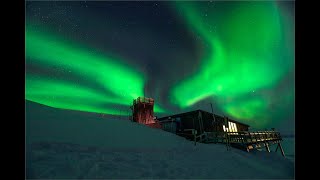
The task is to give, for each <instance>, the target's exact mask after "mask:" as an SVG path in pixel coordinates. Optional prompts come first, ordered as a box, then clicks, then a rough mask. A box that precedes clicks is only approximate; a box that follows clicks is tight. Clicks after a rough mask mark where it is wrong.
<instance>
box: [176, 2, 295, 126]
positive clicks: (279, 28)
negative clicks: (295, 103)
mask: <svg viewBox="0 0 320 180" xmlns="http://www.w3.org/2000/svg"><path fill="white" fill-rule="evenodd" d="M176 5H177V8H178V9H179V10H180V11H179V12H180V13H181V15H182V16H183V17H184V18H185V19H186V21H187V23H188V25H189V26H190V28H192V29H193V30H194V33H197V34H198V35H199V36H200V37H201V38H203V39H204V41H205V43H207V45H208V46H207V54H206V55H205V56H204V57H203V58H202V59H201V66H200V68H199V70H198V71H197V72H196V73H194V74H192V75H191V76H190V77H189V78H188V79H186V80H184V81H182V82H180V83H178V84H177V85H176V86H175V87H174V88H173V90H172V97H173V98H172V102H173V103H175V102H176V103H177V105H178V106H180V107H182V108H184V107H187V106H191V105H193V104H195V103H197V102H199V101H201V100H202V99H205V98H208V97H209V98H212V100H213V101H224V100H225V99H227V101H224V102H223V104H224V105H222V106H221V108H222V110H223V111H224V112H225V113H226V114H228V115H229V116H232V117H234V118H236V119H242V120H255V122H258V123H259V125H260V126H262V125H264V124H265V123H266V120H268V116H267V115H266V114H267V113H268V112H267V105H268V98H267V97H259V98H257V97H250V94H251V93H255V91H258V90H259V89H263V88H272V87H275V86H276V85H277V84H278V83H279V81H280V80H281V79H282V78H283V77H284V76H285V75H286V74H288V73H289V72H290V71H292V69H293V66H294V56H293V51H294V46H293V45H294V42H293V40H292V38H293V33H292V32H290V30H292V29H290V28H288V27H291V28H292V26H293V25H292V24H290V23H291V22H290V21H286V20H287V19H285V18H286V17H285V16H284V15H283V14H281V13H282V12H281V9H280V7H278V6H277V4H276V3H275V2H262V3H261V2H260V3H257V2H244V3H243V2H240V3H235V2H233V3H229V5H230V6H229V7H228V8H229V9H228V8H227V9H228V10H230V11H228V12H232V13H224V12H219V10H218V9H216V11H214V10H212V11H211V12H209V13H208V14H206V15H205V16H203V15H202V14H201V13H200V11H199V9H201V8H202V7H200V6H197V5H199V4H197V3H194V2H188V3H185V2H184V3H181V2H177V3H176ZM217 11H218V13H221V14H219V15H218V17H217ZM283 13H284V12H283ZM205 19H210V21H209V22H210V23H208V21H207V20H205ZM217 24H219V29H214V28H213V27H214V26H215V25H217ZM288 32H289V33H288ZM288 34H289V35H288ZM288 93H289V96H290V95H291V96H290V97H291V98H293V96H292V93H293V92H292V91H289V92H288ZM290 93H291V94H290ZM241 97H246V98H242V99H241V100H239V99H240V98H241ZM279 98H284V97H279ZM256 119H259V120H256Z"/></svg>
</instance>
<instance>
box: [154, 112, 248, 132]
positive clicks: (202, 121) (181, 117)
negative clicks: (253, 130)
mask: <svg viewBox="0 0 320 180" xmlns="http://www.w3.org/2000/svg"><path fill="white" fill-rule="evenodd" d="M158 120H159V122H160V124H161V126H162V129H163V130H165V131H169V132H172V133H179V132H183V131H184V130H185V129H195V130H197V134H202V133H204V132H213V131H214V132H239V131H248V130H249V127H250V126H249V125H247V124H244V123H241V122H238V121H235V120H232V119H229V118H227V117H222V116H219V115H216V114H212V113H209V112H206V111H203V110H195V111H190V112H185V113H181V114H175V115H171V116H166V117H161V118H158Z"/></svg>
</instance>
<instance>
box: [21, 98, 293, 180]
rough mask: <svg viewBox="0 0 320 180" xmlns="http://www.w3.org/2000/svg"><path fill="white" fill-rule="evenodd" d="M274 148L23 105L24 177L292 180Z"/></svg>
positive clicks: (290, 170) (287, 162) (288, 167)
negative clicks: (203, 140) (194, 138)
mask: <svg viewBox="0 0 320 180" xmlns="http://www.w3.org/2000/svg"><path fill="white" fill-rule="evenodd" d="M279 153H280V152H277V153H275V152H271V153H267V152H257V151H252V152H250V153H247V152H245V151H241V150H238V149H234V148H232V149H231V150H229V151H228V150H227V148H226V147H225V145H223V144H200V143H197V145H196V146H194V145H193V142H190V141H188V140H185V139H184V138H182V137H179V136H176V135H174V134H171V133H168V132H165V131H162V130H159V129H152V128H149V127H146V126H143V125H140V124H136V123H133V122H130V121H125V120H115V119H105V118H102V117H100V116H98V115H96V114H90V113H79V112H76V111H67V110H60V109H54V108H49V107H45V106H41V105H38V104H35V103H30V102H27V104H26V157H27V159H26V166H27V177H28V178H39V179H48V178H51V179H58V178H59V179H61V178H63V179H70V178H72V179H75V178H83V179H95V178H99V179H101V178H103V179H115V178H117V179H119V178H120V179H151V178H152V179H162V178H164V179H202V178H206V179H283V178H285V179H293V178H294V163H293V161H290V160H288V159H285V158H283V157H282V156H281V155H279Z"/></svg>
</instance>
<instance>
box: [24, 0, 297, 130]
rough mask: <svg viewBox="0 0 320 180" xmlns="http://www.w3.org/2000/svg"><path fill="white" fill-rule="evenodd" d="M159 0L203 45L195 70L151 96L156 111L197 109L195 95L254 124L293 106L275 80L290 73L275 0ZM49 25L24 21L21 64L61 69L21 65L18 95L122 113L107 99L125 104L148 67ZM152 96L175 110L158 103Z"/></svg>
mask: <svg viewBox="0 0 320 180" xmlns="http://www.w3.org/2000/svg"><path fill="white" fill-rule="evenodd" d="M167 3H169V4H170V6H171V7H172V9H173V10H174V12H175V14H176V15H177V18H181V19H182V21H183V22H184V23H185V26H186V27H185V28H187V29H188V31H190V32H191V33H192V34H194V35H195V36H198V37H199V38H200V40H201V41H202V44H203V47H205V48H204V50H203V51H204V53H203V55H202V56H201V58H199V59H195V62H198V66H197V67H196V71H194V72H189V74H188V75H186V76H185V77H183V78H180V79H179V81H178V82H177V83H174V84H170V87H169V89H166V91H168V97H152V98H155V103H156V105H155V112H156V113H164V114H172V113H175V112H177V113H179V112H184V111H186V110H187V109H190V108H191V109H198V108H197V106H196V105H197V103H199V102H201V101H204V100H209V101H212V102H215V104H216V106H217V107H215V108H216V109H215V110H216V111H218V112H222V113H223V115H226V116H228V117H231V118H235V119H237V120H240V121H242V122H244V123H249V124H250V125H251V126H253V127H257V128H261V127H265V126H269V125H271V124H272V125H273V124H274V122H277V123H278V122H280V121H281V120H279V119H281V118H284V116H285V113H287V112H288V111H290V112H291V111H293V104H294V87H291V86H290V87H283V86H284V85H282V84H281V83H283V82H284V81H285V80H284V79H286V78H288V76H292V75H293V73H294V21H293V18H292V17H291V16H290V15H289V12H287V10H286V9H285V8H284V7H283V6H282V5H281V4H279V3H277V2H271V1H266V2H257V1H254V2H243V1H241V2H216V4H215V6H213V7H208V6H207V4H206V2H182V1H178V2H167ZM203 12H205V13H203ZM49 29H50V28H49V27H46V26H45V25H43V27H42V28H39V26H37V28H36V26H35V23H34V22H32V21H27V23H26V64H31V65H34V66H37V67H38V68H40V69H44V71H50V70H56V69H64V71H63V72H62V73H61V76H58V77H53V76H50V74H46V75H43V74H36V73H32V72H29V71H28V70H27V73H26V89H25V94H26V95H25V99H27V100H30V101H33V102H37V103H40V104H44V105H47V106H51V107H55V108H62V109H71V110H80V111H88V112H95V113H105V114H113V115H119V114H121V115H127V112H125V111H122V112H121V111H119V110H118V109H117V108H115V107H118V106H120V107H126V108H127V109H128V107H129V105H131V103H132V100H133V99H134V98H137V97H138V96H143V94H144V89H145V86H146V83H147V81H150V79H151V80H152V77H151V75H150V74H148V73H146V72H144V71H143V70H142V69H143V68H142V67H139V65H138V64H135V63H134V62H133V60H132V59H127V58H122V56H121V55H115V53H114V52H110V54H108V53H107V54H106V53H105V52H100V51H99V50H95V49H94V48H92V47H90V46H89V45H84V44H82V43H81V42H76V41H74V40H71V39H67V38H65V37H62V36H61V35H59V33H57V32H54V31H51V30H49ZM105 43H108V42H105ZM137 43H139V42H137ZM128 62H129V63H128ZM181 62H183V60H181ZM168 68H170V67H168ZM157 73H159V74H160V75H159V76H161V72H157ZM177 76H178V73H177ZM164 78H167V77H164ZM159 88H161V85H160V87H155V88H154V90H153V91H155V92H157V91H159ZM273 89H277V92H281V94H282V95H281V96H277V94H276V93H274V91H273ZM157 96H158V95H157ZM270 96H272V97H273V98H270ZM274 97H276V98H274ZM160 98H161V99H165V100H166V101H167V102H168V103H170V104H171V106H174V107H176V109H178V110H177V111H175V110H172V109H170V108H169V107H166V106H165V105H164V104H163V103H160V101H158V99H160ZM217 114H219V113H217ZM270 114H272V115H270ZM272 118H275V119H276V120H275V119H272Z"/></svg>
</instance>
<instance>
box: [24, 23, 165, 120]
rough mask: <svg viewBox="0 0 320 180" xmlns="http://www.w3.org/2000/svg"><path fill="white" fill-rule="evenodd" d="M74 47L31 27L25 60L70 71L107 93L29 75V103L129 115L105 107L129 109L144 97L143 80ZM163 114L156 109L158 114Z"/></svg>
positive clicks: (27, 87) (108, 60) (27, 93)
mask: <svg viewBox="0 0 320 180" xmlns="http://www.w3.org/2000/svg"><path fill="white" fill-rule="evenodd" d="M75 46H77V45H73V46H72V45H71V44H70V45H69V44H68V42H64V41H63V40H61V39H59V38H58V37H56V36H54V35H52V34H49V33H44V32H39V31H38V32H35V30H33V29H32V28H31V27H29V26H28V27H27V29H26V58H27V59H30V60H32V61H31V62H30V63H36V64H37V65H41V66H43V67H45V68H53V67H54V66H59V67H61V68H67V69H69V70H70V72H74V74H75V75H77V76H79V78H82V79H89V80H90V81H93V82H94V83H97V84H99V85H100V86H101V87H102V88H104V89H105V93H103V94H102V93H101V92H98V91H95V90H94V89H92V88H91V89H90V88H88V87H85V86H81V84H80V83H74V82H68V81H67V82H65V80H55V79H50V78H48V77H47V78H46V77H38V78H37V77H34V75H29V74H27V76H26V77H27V78H26V99H27V100H30V101H34V102H38V103H41V104H44V105H48V106H51V107H55V108H63V109H72V110H81V111H88V112H96V113H106V114H122V115H127V114H126V112H123V113H121V112H119V111H118V110H116V109H115V108H114V107H113V108H112V107H106V106H105V104H106V103H107V104H108V103H111V104H120V105H128V106H129V105H130V104H131V103H132V100H133V99H135V98H137V97H139V96H143V85H144V77H143V76H142V75H141V74H139V73H137V72H135V71H134V70H131V69H130V68H129V67H126V66H124V65H122V64H120V63H119V61H117V60H115V59H111V58H108V57H104V56H102V55H100V54H98V53H94V52H92V51H89V50H87V51H86V50H84V49H83V48H81V47H75ZM108 92H109V93H108ZM108 94H110V95H108ZM162 111H163V110H162V109H161V108H160V107H159V106H158V105H156V106H155V112H162Z"/></svg>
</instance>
